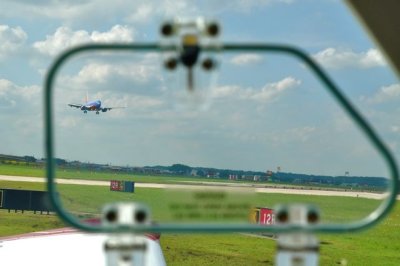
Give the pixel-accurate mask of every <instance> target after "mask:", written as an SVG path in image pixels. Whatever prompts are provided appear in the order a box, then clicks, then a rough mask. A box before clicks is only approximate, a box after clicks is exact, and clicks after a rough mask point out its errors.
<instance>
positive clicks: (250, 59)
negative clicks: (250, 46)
mask: <svg viewBox="0 0 400 266" xmlns="http://www.w3.org/2000/svg"><path fill="white" fill-rule="evenodd" d="M261 61H262V56H260V55H258V54H240V55H237V56H234V57H232V59H231V60H230V62H231V63H232V64H234V65H237V66H242V65H252V64H257V63H260V62H261Z"/></svg>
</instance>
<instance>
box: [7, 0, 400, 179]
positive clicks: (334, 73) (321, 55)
mask: <svg viewBox="0 0 400 266" xmlns="http://www.w3.org/2000/svg"><path fill="white" fill-rule="evenodd" d="M198 16H203V17H205V18H208V19H214V20H217V21H218V22H219V24H220V25H221V27H222V31H221V35H220V36H219V38H218V40H217V42H220V43H228V42H229V43H246V42H251V43H274V44H276V43H282V44H290V45H293V46H296V47H299V48H300V49H302V50H303V51H305V52H307V53H308V54H309V55H310V56H311V57H312V58H313V59H315V60H316V61H317V62H318V63H319V64H320V65H321V66H322V67H323V68H324V69H325V70H326V72H327V73H328V75H329V76H330V77H331V78H332V79H333V80H334V81H335V82H336V84H337V85H338V86H339V87H340V88H341V89H342V90H343V92H344V94H345V95H346V96H347V97H348V98H349V99H350V100H351V101H352V102H353V103H354V105H355V106H356V107H357V109H358V110H360V111H361V112H362V114H363V115H364V117H365V118H367V119H368V120H369V121H370V123H371V124H372V125H373V127H374V129H376V131H377V132H378V133H379V135H380V136H381V137H382V138H383V140H384V142H385V143H386V144H387V146H388V147H389V148H390V149H391V151H392V152H393V153H394V154H395V155H396V156H399V153H400V138H399V132H400V123H399V121H398V119H397V117H398V116H397V114H398V113H399V111H400V108H399V105H398V103H399V102H400V84H399V82H398V78H397V77H396V76H395V74H394V72H393V71H392V70H391V69H390V67H389V65H388V64H387V62H386V60H385V58H384V57H383V56H382V54H381V53H380V51H379V50H378V48H377V46H376V45H375V44H374V41H373V40H372V39H371V38H370V37H369V35H368V34H367V33H366V32H365V31H364V29H363V28H362V26H361V24H360V23H359V22H358V20H357V19H356V18H355V16H354V15H353V14H352V11H351V10H350V8H348V7H347V6H346V5H345V4H344V3H343V2H342V1H335V0H324V1H317V0H250V1H243V0H231V1H201V2H200V1H196V2H194V1H183V0H174V1H124V0H114V1H105V0H101V1H75V0H70V1H52V0H41V1H35V2H31V1H24V0H16V1H15V0H14V1H8V0H4V1H1V3H0V65H1V68H0V123H1V125H2V127H1V130H0V139H1V140H2V144H1V146H0V153H2V154H13V155H33V156H35V157H37V158H41V157H43V156H44V121H43V97H44V90H43V86H44V79H45V77H46V73H47V71H48V69H49V67H50V66H51V63H52V62H53V60H54V59H55V58H56V57H57V55H58V54H60V53H61V52H62V51H63V50H65V49H67V48H69V47H72V46H74V45H78V44H84V43H92V42H97V43H112V42H118V43H121V42H122V43H132V42H133V43H144V42H146V43H148V42H156V43H158V42H160V41H161V37H160V36H159V27H160V23H161V22H162V21H165V20H166V19H171V18H175V17H184V18H189V19H190V18H196V17H198ZM167 56H168V55H166V54H162V53H160V52H159V51H149V52H142V53H139V52H132V53H111V54H110V53H97V54H93V53H89V54H87V55H81V56H79V57H76V58H74V59H71V60H69V61H68V62H67V64H66V65H64V66H63V67H62V69H61V70H60V71H59V75H58V76H57V78H56V85H55V88H54V91H55V95H54V99H53V101H54V109H53V111H54V113H55V121H54V125H55V130H56V135H55V141H56V147H55V148H56V156H57V157H60V158H64V159H67V160H80V161H85V162H94V163H109V164H115V165H123V166H126V165H129V166H145V165H171V164H174V163H184V164H187V165H191V166H203V167H216V168H225V169H227V168H229V169H241V170H257V171H267V170H272V171H275V170H276V169H277V168H278V167H280V168H281V171H284V172H299V173H311V174H333V175H343V174H344V173H345V172H350V174H353V175H369V176H385V175H387V170H386V168H385V164H384V163H383V161H382V159H381V158H380V157H379V156H378V155H377V153H376V152H375V151H374V149H373V148H372V147H371V145H370V144H369V143H368V141H367V140H366V139H365V137H364V136H363V134H362V133H361V132H360V131H359V130H358V129H357V128H356V127H355V126H354V124H353V123H352V121H351V119H349V118H348V117H347V116H346V115H345V114H344V113H343V111H342V110H341V109H340V107H339V106H338V105H337V104H336V103H335V102H334V100H333V99H332V98H331V97H330V95H329V94H328V93H327V92H326V90H325V89H324V87H323V86H322V85H321V83H319V82H318V80H317V79H316V78H315V77H314V76H313V75H312V74H311V73H310V71H309V70H308V68H307V67H306V66H305V65H304V64H303V63H302V62H299V61H298V60H295V59H293V58H290V57H289V56H287V55H282V54H266V53H255V52H249V51H246V52H229V53H228V52H220V53H217V54H210V55H207V54H203V55H202V57H201V60H202V59H203V58H205V57H206V56H211V57H212V58H215V59H216V60H218V67H217V69H216V70H215V71H213V72H212V73H209V72H204V71H202V70H201V69H200V68H199V67H197V68H196V69H195V72H196V75H197V76H196V78H195V80H196V82H197V83H196V86H197V87H198V90H197V89H196V93H195V97H194V96H193V95H192V94H191V93H189V92H187V90H185V84H186V76H187V73H186V70H184V69H183V68H182V67H180V68H178V70H176V71H174V72H168V71H166V70H165V69H163V68H162V63H163V60H165V58H167ZM87 94H88V95H89V98H90V99H92V100H94V99H100V100H101V101H102V103H103V105H104V106H106V107H126V108H123V109H115V110H111V111H110V112H107V113H101V114H99V115H96V114H94V113H88V114H83V113H82V112H81V111H80V110H78V109H73V108H70V107H68V105H67V104H68V103H83V102H84V99H85V97H86V95H87Z"/></svg>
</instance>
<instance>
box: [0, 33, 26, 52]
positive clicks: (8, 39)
mask: <svg viewBox="0 0 400 266" xmlns="http://www.w3.org/2000/svg"><path fill="white" fill-rule="evenodd" d="M27 38H28V36H27V34H26V32H25V31H24V30H23V29H22V28H21V27H15V28H11V27H9V26H7V25H0V59H3V58H5V57H6V56H8V55H9V54H12V53H13V52H15V51H16V50H18V49H19V48H20V47H22V46H23V45H24V43H25V41H26V39H27Z"/></svg>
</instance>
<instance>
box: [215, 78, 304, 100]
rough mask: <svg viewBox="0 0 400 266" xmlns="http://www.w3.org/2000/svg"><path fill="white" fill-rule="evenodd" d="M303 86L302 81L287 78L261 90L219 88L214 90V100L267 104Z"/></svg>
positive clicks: (236, 87)
mask: <svg viewBox="0 0 400 266" xmlns="http://www.w3.org/2000/svg"><path fill="white" fill-rule="evenodd" d="M300 84H301V80H298V79H295V78H293V77H286V78H284V79H282V80H280V81H278V82H273V83H267V84H265V85H264V86H263V87H262V88H261V89H255V88H241V87H240V86H237V85H225V86H219V87H216V88H214V89H213V90H212V98H214V99H218V98H219V99H223V98H232V97H233V98H236V99H242V100H253V101H258V102H267V101H272V100H275V99H277V98H278V97H279V95H281V94H282V93H283V92H285V91H287V90H288V89H292V88H295V87H296V86H299V85H300Z"/></svg>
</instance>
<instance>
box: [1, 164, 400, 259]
mask: <svg viewBox="0 0 400 266" xmlns="http://www.w3.org/2000/svg"><path fill="white" fill-rule="evenodd" d="M30 171H31V169H30ZM8 174H10V175H17V174H13V173H8ZM19 175H23V174H21V173H20V172H19ZM26 175H27V176H32V174H31V172H27V174H26ZM37 176H40V175H37ZM118 179H121V178H120V177H119V176H118ZM44 186H45V185H44V184H43V183H28V182H6V181H0V187H2V188H19V189H34V190H44V189H45V187H44ZM60 189H61V190H62V193H65V195H67V196H68V197H70V199H72V198H74V199H75V200H74V201H71V202H67V198H65V202H66V203H65V205H66V206H68V207H69V208H72V209H79V208H81V206H85V210H87V209H89V210H92V211H93V210H94V211H95V210H96V208H97V204H100V203H102V202H105V201H106V198H108V197H105V196H104V195H105V194H104V193H105V191H104V189H105V188H104V187H88V186H85V187H82V186H73V185H62V186H60ZM83 192H85V193H83ZM106 193H110V194H107V195H111V196H110V197H112V198H113V200H126V199H129V197H132V195H130V194H129V193H128V194H126V193H118V192H106ZM84 194H86V197H83V196H82V195H84ZM134 197H135V200H142V201H145V202H149V203H150V204H151V207H152V209H153V213H154V218H155V219H163V218H165V216H166V215H167V214H166V213H165V209H163V208H162V204H160V202H162V201H164V200H165V198H163V196H162V195H161V194H160V193H159V191H158V190H157V189H147V188H146V189H142V190H141V191H140V192H139V191H138V192H137V193H135V194H134ZM259 197H265V199H264V198H259V199H257V200H258V201H263V200H265V204H266V205H268V206H273V205H274V204H275V203H276V202H281V203H282V202H294V201H302V202H313V203H318V204H319V206H320V208H321V209H322V210H323V213H322V215H323V217H324V218H325V219H326V220H336V221H340V220H343V219H344V218H345V217H346V218H347V219H358V218H360V217H363V216H364V215H365V214H366V213H368V212H369V211H371V210H373V209H375V207H376V206H377V204H379V201H376V200H369V199H362V198H346V197H319V196H302V195H284V196H283V195H282V194H281V195H279V194H267V195H262V196H259ZM149 199H150V200H149ZM93 202H96V205H91V204H93ZM62 226H64V225H63V223H62V222H61V221H60V220H59V219H58V218H57V217H56V216H54V215H40V214H33V213H29V212H25V213H24V214H22V213H20V212H19V213H13V212H11V213H8V212H7V211H5V210H2V211H0V236H7V235H14V234H19V233H25V232H32V231H41V230H45V229H49V228H59V227H62ZM319 238H320V240H321V243H322V244H321V252H320V260H321V263H320V265H400V255H399V253H398V251H399V250H400V208H399V206H396V208H395V209H394V211H393V212H392V213H391V214H390V216H389V217H388V218H387V219H385V220H384V221H383V222H382V223H381V224H379V225H378V226H376V227H375V228H372V229H370V230H368V231H365V232H361V233H355V234H341V235H320V236H319ZM161 245H162V248H163V251H164V255H165V257H166V260H167V264H168V265H224V264H227V265H273V264H274V256H275V249H276V247H275V246H276V243H275V241H274V240H272V239H268V238H260V237H255V236H249V235H244V234H239V233H234V234H212V235H206V234H163V236H162V238H161Z"/></svg>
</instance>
